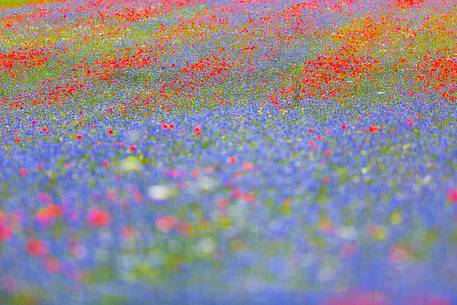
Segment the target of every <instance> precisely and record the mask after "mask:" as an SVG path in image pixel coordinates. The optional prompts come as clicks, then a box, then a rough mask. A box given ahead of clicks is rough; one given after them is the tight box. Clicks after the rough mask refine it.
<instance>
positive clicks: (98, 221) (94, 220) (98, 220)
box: [87, 208, 111, 228]
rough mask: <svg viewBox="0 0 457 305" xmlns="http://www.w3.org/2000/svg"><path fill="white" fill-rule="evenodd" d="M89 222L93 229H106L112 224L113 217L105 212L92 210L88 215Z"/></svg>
mask: <svg viewBox="0 0 457 305" xmlns="http://www.w3.org/2000/svg"><path fill="white" fill-rule="evenodd" d="M87 222H88V223H89V226H91V227H95V228H100V227H106V226H108V225H109V224H110V223H111V215H110V214H109V213H108V212H107V211H105V210H102V209H98V208H91V209H90V210H89V213H88V215H87Z"/></svg>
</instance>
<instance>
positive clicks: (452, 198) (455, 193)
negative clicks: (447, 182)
mask: <svg viewBox="0 0 457 305" xmlns="http://www.w3.org/2000/svg"><path fill="white" fill-rule="evenodd" d="M447 200H448V201H449V202H450V203H453V204H457V187H456V188H451V189H449V191H448V192H447Z"/></svg>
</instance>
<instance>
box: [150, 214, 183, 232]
mask: <svg viewBox="0 0 457 305" xmlns="http://www.w3.org/2000/svg"><path fill="white" fill-rule="evenodd" d="M155 225H156V228H157V229H158V230H159V231H162V232H168V231H170V230H172V229H174V228H175V227H176V226H177V225H178V220H177V219H176V217H174V216H170V215H167V216H162V217H159V218H157V219H156V222H155Z"/></svg>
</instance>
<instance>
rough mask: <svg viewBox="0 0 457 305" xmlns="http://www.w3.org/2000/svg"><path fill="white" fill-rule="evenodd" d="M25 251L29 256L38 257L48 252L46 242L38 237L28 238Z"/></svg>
mask: <svg viewBox="0 0 457 305" xmlns="http://www.w3.org/2000/svg"><path fill="white" fill-rule="evenodd" d="M26 249H27V253H28V254H29V255H31V256H35V257H40V256H45V255H46V254H48V252H49V250H48V247H47V246H46V244H45V243H44V242H43V241H41V240H39V239H34V238H32V239H29V240H28V241H27V245H26Z"/></svg>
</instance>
